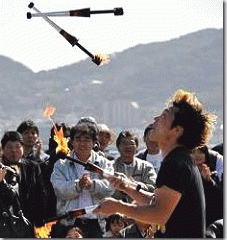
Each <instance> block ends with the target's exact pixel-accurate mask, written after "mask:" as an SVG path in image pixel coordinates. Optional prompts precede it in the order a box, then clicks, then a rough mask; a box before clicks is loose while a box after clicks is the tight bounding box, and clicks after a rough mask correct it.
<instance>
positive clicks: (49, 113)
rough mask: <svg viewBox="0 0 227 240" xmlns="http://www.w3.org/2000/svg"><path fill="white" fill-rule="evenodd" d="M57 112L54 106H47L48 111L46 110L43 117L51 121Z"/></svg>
mask: <svg viewBox="0 0 227 240" xmlns="http://www.w3.org/2000/svg"><path fill="white" fill-rule="evenodd" d="M55 111H56V108H55V107H53V106H47V107H46V109H45V110H44V112H43V116H44V117H45V118H48V119H50V118H51V117H52V116H53V115H54V113H55Z"/></svg>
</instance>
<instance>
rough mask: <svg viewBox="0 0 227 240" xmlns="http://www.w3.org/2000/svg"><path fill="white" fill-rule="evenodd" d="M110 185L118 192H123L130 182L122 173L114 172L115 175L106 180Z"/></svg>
mask: <svg viewBox="0 0 227 240" xmlns="http://www.w3.org/2000/svg"><path fill="white" fill-rule="evenodd" d="M108 180H109V182H110V184H111V185H112V186H113V187H114V188H115V189H116V190H119V191H123V190H124V189H125V188H126V187H127V186H128V185H129V183H130V180H129V179H128V178H127V176H126V175H125V174H124V173H118V172H115V175H112V176H110V177H109V178H108Z"/></svg>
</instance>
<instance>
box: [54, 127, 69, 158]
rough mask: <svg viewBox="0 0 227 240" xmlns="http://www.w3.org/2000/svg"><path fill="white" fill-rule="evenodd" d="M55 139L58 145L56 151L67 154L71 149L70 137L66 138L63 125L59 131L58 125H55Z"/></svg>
mask: <svg viewBox="0 0 227 240" xmlns="http://www.w3.org/2000/svg"><path fill="white" fill-rule="evenodd" d="M54 132H55V135H54V140H55V141H56V142H57V144H58V146H57V148H56V153H57V154H58V155H59V154H61V155H63V156H67V155H68V153H69V152H70V149H69V147H68V141H69V139H66V138H65V137H64V133H63V128H62V127H61V128H60V130H59V131H58V130H57V128H56V126H55V125H54Z"/></svg>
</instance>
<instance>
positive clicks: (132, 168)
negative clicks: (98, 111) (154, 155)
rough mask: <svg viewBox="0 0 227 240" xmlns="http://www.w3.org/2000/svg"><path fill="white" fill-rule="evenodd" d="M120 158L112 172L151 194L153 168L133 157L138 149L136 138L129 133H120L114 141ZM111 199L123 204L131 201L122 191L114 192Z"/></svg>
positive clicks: (153, 182) (154, 177)
mask: <svg viewBox="0 0 227 240" xmlns="http://www.w3.org/2000/svg"><path fill="white" fill-rule="evenodd" d="M116 145H117V149H118V151H119V153H120V157H119V158H117V159H116V160H115V162H114V171H115V172H117V173H121V176H122V177H124V176H125V177H128V178H130V179H131V180H132V181H133V182H134V184H135V185H137V186H140V187H141V188H142V189H144V190H146V191H149V192H153V190H154V188H155V181H156V177H157V175H156V173H155V170H154V167H153V165H152V164H151V163H149V162H148V161H145V160H142V159H139V158H137V157H136V156H135V154H136V152H137V148H138V138H137V137H136V135H135V134H134V133H132V132H131V131H128V130H127V131H122V132H121V133H120V134H119V136H118V138H117V140H116ZM113 198H116V199H121V200H123V201H124V202H131V201H132V199H131V198H130V197H129V196H128V195H127V194H125V193H123V192H122V191H118V190H116V191H115V192H114V194H113Z"/></svg>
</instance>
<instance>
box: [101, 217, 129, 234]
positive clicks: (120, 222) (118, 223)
mask: <svg viewBox="0 0 227 240" xmlns="http://www.w3.org/2000/svg"><path fill="white" fill-rule="evenodd" d="M124 227H126V221H125V218H124V217H123V215H121V214H119V213H116V214H112V215H110V216H109V217H108V218H107V220H106V232H110V233H111V234H110V235H111V236H112V237H118V236H119V234H120V231H121V230H122V229H123V228H124Z"/></svg>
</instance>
